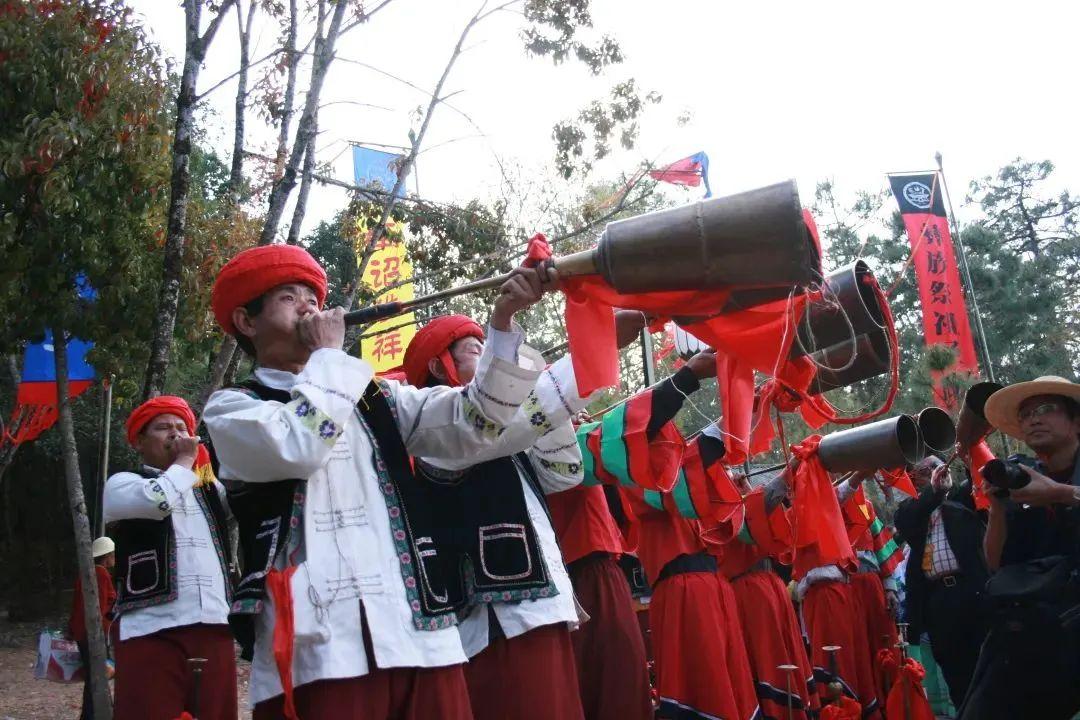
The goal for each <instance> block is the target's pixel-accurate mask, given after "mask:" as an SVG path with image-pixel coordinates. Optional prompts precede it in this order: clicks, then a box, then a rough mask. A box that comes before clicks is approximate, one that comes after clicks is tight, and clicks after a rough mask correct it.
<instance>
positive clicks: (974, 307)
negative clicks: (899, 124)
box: [934, 152, 997, 382]
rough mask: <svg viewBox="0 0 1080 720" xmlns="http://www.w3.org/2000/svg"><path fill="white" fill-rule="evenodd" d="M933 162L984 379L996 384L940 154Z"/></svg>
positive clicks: (984, 331) (935, 156) (980, 314)
mask: <svg viewBox="0 0 1080 720" xmlns="http://www.w3.org/2000/svg"><path fill="white" fill-rule="evenodd" d="M934 160H936V161H937V166H938V173H939V174H940V175H941V188H942V190H944V192H945V198H946V200H948V203H949V219H950V220H951V223H950V224H951V225H952V232H953V236H954V240H955V241H956V248H957V250H958V251H959V257H960V267H961V269H962V270H963V271H964V282H966V283H967V289H968V294H969V295H970V296H971V309H972V311H973V312H974V314H975V328H976V332H977V333H978V334H979V351H980V354H981V355H982V356H983V357H982V360H983V363H984V364H985V365H986V377H987V379H988V380H990V381H991V382H997V381H996V380H995V379H994V364H993V363H992V362H991V360H990V346H989V344H988V343H987V342H986V329H985V328H984V327H983V321H982V313H981V312H979V298H978V296H977V295H976V294H975V286H974V285H973V284H972V282H971V269H970V267H969V266H968V261H967V251H966V250H965V249H964V241H963V240H962V239H961V237H960V225H959V224H958V222H957V220H956V212H955V211H954V210H953V204H952V193H950V192H949V184H948V183H947V182H946V181H945V169H944V167H942V164H941V153H940V152H936V153H934Z"/></svg>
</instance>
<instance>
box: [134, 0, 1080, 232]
mask: <svg viewBox="0 0 1080 720" xmlns="http://www.w3.org/2000/svg"><path fill="white" fill-rule="evenodd" d="M129 2H130V4H131V5H132V6H134V7H135V8H136V10H137V12H138V13H140V14H141V15H142V16H144V17H145V20H146V25H147V26H148V28H149V29H150V31H151V33H152V36H153V37H154V39H155V40H156V41H157V42H158V43H160V44H161V45H162V47H163V48H164V49H165V51H166V53H167V54H169V55H171V56H172V57H174V58H176V62H177V67H178V68H179V63H180V62H181V61H182V57H183V12H182V10H181V8H180V5H179V3H177V2H174V0H129ZM369 4H374V3H369ZM479 4H480V0H394V2H393V3H392V4H391V5H390V6H388V7H387V9H386V10H384V11H382V12H380V13H379V14H378V15H377V16H376V17H375V18H374V19H373V20H372V21H371V23H370V24H369V25H366V26H363V27H360V28H357V29H355V30H353V31H352V32H351V33H350V34H349V35H347V36H346V37H345V39H344V40H343V41H342V42H341V43H340V45H339V49H338V58H339V60H338V62H336V63H335V64H334V66H333V69H332V71H331V76H330V79H329V81H328V84H327V86H326V88H325V90H324V93H323V99H324V102H333V101H346V102H341V103H339V104H334V105H331V106H330V107H327V108H325V109H324V110H323V112H322V116H321V120H320V123H321V127H320V130H321V134H320V142H319V143H318V159H319V161H320V162H328V161H333V163H334V172H335V175H337V176H338V177H340V178H341V179H344V180H348V179H350V178H351V166H350V157H349V153H348V152H345V150H346V144H345V143H346V141H348V140H360V141H368V142H379V143H388V144H399V145H404V144H406V143H407V142H408V138H407V133H408V129H409V127H410V112H411V111H413V110H414V109H415V108H416V107H417V106H418V105H421V104H423V105H426V102H427V98H426V96H425V95H424V94H422V93H420V92H418V91H417V90H414V89H412V88H409V87H408V86H407V85H404V84H402V83H400V82H397V81H395V80H391V79H388V78H386V77H385V76H382V75H380V74H378V73H376V72H374V71H372V70H370V69H367V68H365V67H361V66H358V65H356V64H354V63H350V62H347V61H349V60H355V61H360V62H363V63H368V64H370V65H374V66H376V67H378V68H381V69H383V70H385V71H387V72H389V73H392V74H393V75H396V76H398V77H400V78H403V79H405V80H408V81H409V82H411V83H413V84H415V85H417V86H420V87H422V88H427V89H431V88H433V87H434V84H435V82H436V80H437V79H438V77H439V75H440V74H441V72H442V69H443V66H444V65H445V62H446V59H447V58H448V57H449V55H450V51H451V49H452V47H453V45H454V43H455V42H456V41H457V36H458V33H459V31H460V28H461V27H463V25H464V24H465V22H466V21H467V20H468V18H469V17H470V16H471V15H472V13H473V12H475V10H476V8H477V7H479ZM592 5H593V15H594V20H595V24H596V27H597V29H598V30H599V31H602V32H604V33H607V34H611V35H613V36H614V37H615V38H616V39H617V40H618V41H619V42H620V43H621V44H622V47H623V50H624V53H625V55H626V57H627V60H626V62H625V63H624V64H623V65H622V66H619V67H616V68H613V69H612V71H611V72H610V73H608V74H607V75H606V76H603V77H601V78H599V79H594V78H591V77H590V76H589V75H588V73H587V72H586V71H585V69H584V68H583V67H581V66H579V65H578V64H575V63H572V62H568V63H566V64H564V65H562V66H559V67H555V66H553V65H552V64H551V62H550V61H549V60H546V59H539V58H529V57H527V56H526V55H525V53H524V51H523V50H522V43H521V40H520V38H519V36H518V31H519V29H520V27H521V23H522V19H521V17H520V15H512V14H501V15H499V16H497V17H494V18H492V19H491V20H489V21H487V22H485V23H484V24H482V25H480V26H478V27H477V28H476V29H475V30H474V31H473V34H472V35H471V36H470V38H469V41H468V42H467V47H468V52H467V53H465V54H464V55H463V56H462V57H461V58H460V59H459V61H458V64H457V65H456V66H455V68H454V70H453V72H452V74H451V76H450V79H449V81H448V83H447V87H446V88H444V90H448V91H458V94H457V95H455V96H454V98H453V99H452V101H451V102H452V103H453V104H454V105H455V106H456V107H458V108H460V109H461V110H462V111H464V112H465V113H467V114H468V116H469V117H470V118H471V119H472V120H473V121H474V122H475V124H476V126H478V127H479V128H480V132H482V133H483V135H484V137H476V135H478V130H477V128H476V127H474V126H472V125H470V123H469V122H467V121H466V120H465V119H464V118H463V117H462V116H461V115H459V114H456V113H454V112H452V111H450V110H448V109H447V108H445V107H443V108H440V109H439V110H438V111H437V114H436V116H435V119H434V120H433V122H432V126H431V130H430V131H429V134H428V138H427V140H426V141H425V147H427V148H431V149H430V150H428V151H427V152H424V154H423V155H421V158H420V161H419V184H420V190H421V192H422V194H423V195H425V196H427V197H431V198H434V199H437V200H443V201H450V200H467V199H470V198H472V197H476V196H481V197H482V196H485V195H486V194H488V193H490V192H491V190H492V188H493V187H495V186H497V185H498V180H499V175H498V171H497V169H496V166H495V164H494V162H493V157H494V156H495V155H498V156H499V157H501V158H503V159H504V160H506V161H508V162H511V163H519V164H521V165H522V166H524V167H525V168H526V169H528V170H535V172H537V173H539V172H542V170H543V168H544V166H545V165H549V164H550V162H551V160H552V156H553V143H552V141H551V127H552V125H553V124H554V123H555V122H556V121H558V120H560V119H563V118H565V117H568V116H570V115H572V114H573V113H574V112H575V110H576V109H577V108H579V107H580V106H581V105H582V104H584V103H585V102H587V101H588V100H590V99H592V98H593V97H596V96H598V95H599V94H600V93H602V92H603V91H604V90H605V89H606V88H607V87H609V86H610V85H612V84H613V83H614V82H616V81H618V80H622V79H625V78H626V77H634V78H636V79H637V80H638V82H639V84H640V85H641V86H642V87H643V88H645V89H649V90H656V91H658V92H660V93H662V94H663V96H664V102H663V103H662V104H661V105H659V106H657V107H655V108H654V109H652V110H650V114H649V116H648V117H647V119H646V121H645V122H644V123H643V127H642V134H641V140H640V143H639V147H638V149H637V150H635V151H634V152H633V153H618V154H616V155H615V156H614V157H612V158H611V159H610V160H609V161H607V162H605V163H604V164H603V165H602V166H600V168H598V173H599V174H600V175H608V176H614V175H617V174H618V173H620V172H630V171H632V169H633V168H634V167H635V166H636V165H637V164H638V163H639V162H640V161H641V160H642V159H643V158H649V159H653V160H656V161H659V162H667V161H672V160H676V159H678V158H680V157H684V156H686V155H689V154H691V153H693V152H696V151H698V150H704V151H705V152H707V153H708V154H709V157H710V159H711V162H712V172H711V180H712V185H713V190H714V193H717V194H725V193H727V192H735V191H739V190H745V189H749V188H753V187H757V186H760V185H764V184H768V183H770V182H774V181H776V180H780V179H784V178H788V177H794V178H796V179H797V180H798V182H799V186H800V189H801V192H802V194H803V196H804V202H806V203H808V202H809V200H811V199H812V195H813V189H814V184H815V183H816V182H817V181H818V180H821V179H826V178H832V179H833V180H835V182H836V184H837V185H838V187H839V188H840V189H841V191H845V192H852V191H854V190H857V189H879V188H881V187H884V183H885V180H884V174H885V173H886V172H889V171H903V170H919V169H926V168H930V167H932V166H933V162H934V161H933V156H934V152H935V151H938V150H940V151H941V152H942V153H943V155H944V159H945V168H946V171H947V173H948V175H947V177H948V181H949V183H950V188H951V189H952V191H953V193H954V195H955V197H956V200H957V201H962V199H963V196H964V195H965V194H966V189H967V184H968V182H969V181H970V180H971V179H973V178H977V177H982V176H984V175H987V174H990V173H993V172H995V171H996V170H997V169H998V168H999V167H1000V166H1001V165H1003V164H1005V163H1006V162H1008V161H1009V160H1011V159H1013V158H1015V157H1016V156H1023V157H1025V158H1027V159H1031V160H1039V159H1044V158H1048V159H1051V160H1053V161H1054V163H1055V164H1056V165H1057V167H1058V171H1057V173H1056V178H1057V185H1058V187H1061V186H1068V187H1069V188H1070V189H1072V190H1074V191H1078V192H1080V155H1078V153H1077V149H1078V141H1077V136H1078V131H1077V129H1076V119H1077V116H1078V113H1077V110H1078V105H1080V102H1078V100H1077V93H1076V78H1077V77H1078V76H1080V72H1078V71H1080V54H1078V53H1077V51H1076V39H1075V34H1076V29H1077V28H1078V27H1080V3H1062V2H1035V1H1030V0H1029V1H1028V2H1024V3H1016V2H1009V3H1005V2H1000V3H999V2H987V1H986V0H983V1H981V2H957V1H953V2H948V3H927V2H920V3H915V2H908V3H898V2H894V3H880V2H823V1H820V0H819V1H817V2H778V1H772V0H757V1H756V2H749V3H748V2H728V1H721V0H711V1H710V0H696V1H691V0H685V1H679V0H667V1H666V2H645V1H644V0H593V3H592ZM229 20H230V21H229V22H228V23H226V24H225V25H224V26H223V27H222V30H221V33H220V34H219V38H218V40H217V41H216V42H215V45H214V47H213V48H212V50H211V53H210V56H209V57H208V59H207V63H206V66H205V68H204V71H203V75H202V78H201V79H200V88H201V89H205V88H207V87H209V86H210V85H212V84H213V83H215V82H216V81H217V80H219V79H220V78H222V77H224V76H225V75H228V74H229V73H231V72H232V71H233V70H234V69H235V62H236V61H235V58H236V48H237V43H236V39H235V35H236V24H235V22H234V21H233V19H232V18H230V19H229ZM275 33H276V30H275V29H274V28H273V27H271V26H270V25H268V24H263V25H261V26H260V29H259V31H258V32H257V34H258V35H259V37H258V38H257V47H256V48H255V50H254V51H253V55H254V56H256V57H258V56H260V55H261V54H264V53H265V52H266V51H267V50H269V49H270V48H272V47H273V46H274V43H275V37H274V35H275ZM1070 48H1072V49H1071V50H1070ZM233 92H234V86H233V87H230V86H225V87H223V88H222V89H221V90H218V91H217V92H216V93H215V94H214V95H212V96H211V98H212V100H213V108H214V111H215V114H214V115H213V116H212V117H211V118H210V119H209V124H210V125H211V127H210V131H211V137H212V138H214V140H215V143H217V144H218V145H219V147H221V149H222V150H223V151H226V152H227V151H228V148H229V147H230V146H231V127H232V111H231V107H232V103H233ZM355 103H362V104H366V105H370V106H378V107H368V106H365V105H358V104H355ZM683 113H689V114H690V116H691V118H692V121H691V122H690V123H689V124H687V125H685V126H684V127H678V126H677V124H676V122H675V121H676V118H677V117H678V116H679V115H680V114H683ZM269 142H270V135H269V133H268V132H267V131H266V130H263V131H261V132H259V133H257V134H256V137H254V138H253V139H252V142H251V143H249V147H251V148H258V147H260V145H261V146H262V147H266V146H267V144H268V143H269ZM444 143H445V144H444ZM411 187H412V184H411V183H410V188H411ZM344 202H345V197H344V194H343V193H342V192H341V191H338V190H334V189H330V188H325V187H320V186H316V187H315V188H314V189H313V191H312V198H311V202H310V209H309V212H308V222H307V223H306V225H307V226H308V227H310V226H311V224H312V223H313V222H314V221H317V220H319V219H324V218H327V217H329V216H331V215H332V214H333V213H334V212H335V211H336V210H338V209H340V208H341V207H342V206H343V204H344ZM957 209H958V211H959V214H960V217H961V220H962V221H969V220H970V219H971V218H972V217H974V215H975V213H974V210H973V209H972V208H967V209H964V208H960V207H958V208H957ZM538 229H542V228H538Z"/></svg>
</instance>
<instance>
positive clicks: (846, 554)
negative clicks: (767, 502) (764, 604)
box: [791, 435, 858, 579]
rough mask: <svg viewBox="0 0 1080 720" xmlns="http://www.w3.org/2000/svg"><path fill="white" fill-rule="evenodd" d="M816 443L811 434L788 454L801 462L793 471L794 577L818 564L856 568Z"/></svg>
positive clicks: (815, 437)
mask: <svg viewBox="0 0 1080 720" xmlns="http://www.w3.org/2000/svg"><path fill="white" fill-rule="evenodd" d="M820 442H821V436H820V435H811V436H810V437H808V438H806V440H803V441H802V442H801V443H799V444H798V445H794V446H792V448H791V452H792V454H794V455H795V457H797V458H799V459H800V460H801V461H802V462H800V463H799V467H798V469H796V471H795V480H794V492H793V499H792V507H793V508H794V514H795V521H794V525H795V566H794V575H795V578H796V579H801V578H802V577H803V576H804V575H805V574H806V573H807V572H808V571H809V570H810V569H812V568H815V567H819V566H821V565H839V566H840V567H841V568H845V569H848V570H850V571H852V572H854V570H855V569H856V568H857V567H858V562H857V561H856V559H855V553H854V552H853V551H852V549H851V543H850V542H849V541H848V534H847V529H846V528H845V526H844V517H843V514H842V513H841V511H840V503H839V502H838V501H837V499H836V489H835V488H833V486H832V482H831V481H830V478H829V473H828V472H826V471H825V468H824V467H823V466H822V464H821V460H820V458H818V452H817V451H818V445H819V443H820Z"/></svg>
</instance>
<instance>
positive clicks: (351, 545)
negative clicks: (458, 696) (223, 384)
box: [204, 328, 580, 703]
mask: <svg viewBox="0 0 1080 720" xmlns="http://www.w3.org/2000/svg"><path fill="white" fill-rule="evenodd" d="M520 342H521V337H520V333H518V332H510V333H503V332H499V331H496V330H492V329H490V328H489V330H488V339H487V342H486V343H485V347H484V353H483V355H482V356H481V358H480V361H479V363H478V366H477V371H476V376H475V377H474V379H473V381H472V382H471V383H469V384H468V385H467V386H466V387H465V388H464V389H453V388H448V387H438V388H413V387H410V386H407V385H400V384H398V383H395V382H389V383H388V387H389V390H390V394H391V396H392V397H391V402H392V403H393V405H394V406H395V408H396V417H397V422H398V427H399V429H400V431H401V436H402V439H403V440H404V442H405V446H406V449H407V450H408V451H409V452H410V453H411V454H412V455H414V456H418V457H422V458H424V459H425V460H427V461H429V462H430V463H431V464H433V465H436V466H438V467H443V468H454V466H458V467H464V466H467V465H471V464H475V463H477V462H482V461H484V460H489V459H493V458H496V457H501V456H503V455H506V454H509V453H508V451H507V442H508V441H507V439H506V438H514V437H523V436H524V437H529V436H530V435H529V432H528V431H527V428H526V427H525V426H528V427H533V423H538V424H539V426H544V424H545V423H550V424H551V425H555V424H559V423H563V422H565V421H566V420H567V419H568V417H569V410H568V409H567V407H566V406H564V404H563V403H561V402H558V401H557V400H556V401H554V402H553V401H552V395H554V394H553V393H552V394H549V393H538V394H537V395H535V396H533V397H532V398H529V396H530V393H531V391H532V390H533V388H534V386H536V385H537V379H538V376H539V375H540V373H538V372H537V371H534V370H527V369H524V368H520V367H518V365H517V364H516V356H517V347H518V345H519V344H520ZM548 375H549V377H550V374H548ZM372 376H373V372H372V369H371V366H370V365H369V364H368V363H366V362H364V361H362V360H359V359H357V358H354V357H350V356H349V355H347V354H346V353H344V352H342V351H340V350H329V349H323V350H318V351H316V352H315V353H313V354H312V356H311V358H310V359H309V361H308V363H307V366H306V367H305V368H304V370H303V371H302V372H301V373H299V374H298V375H293V374H292V373H288V372H283V371H278V370H267V369H259V370H257V371H256V377H257V379H258V380H259V381H260V382H262V383H264V384H266V385H268V386H270V387H274V388H278V389H282V390H288V391H289V392H290V393H291V396H292V400H291V401H290V402H289V403H287V404H281V403H277V402H264V401H260V400H257V399H255V398H252V397H251V396H249V395H247V394H246V393H243V392H240V391H237V390H222V391H219V392H217V393H215V394H214V395H213V396H212V397H211V398H210V401H209V402H208V404H207V406H206V410H205V414H204V420H205V422H206V426H207V428H208V430H209V432H210V435H211V438H212V440H213V443H214V448H215V451H216V453H217V456H218V460H219V462H220V470H219V476H220V477H221V478H222V479H237V480H244V481H248V482H259V481H275V480H284V479H289V478H307V483H306V485H307V488H306V498H305V500H304V504H303V519H302V523H301V524H300V527H299V528H298V529H299V530H301V531H302V532H301V533H298V536H299V542H300V544H299V547H298V548H297V549H296V550H294V551H293V553H292V556H291V557H292V559H293V561H294V563H295V564H296V565H297V569H296V571H295V573H294V574H293V576H292V580H291V589H292V597H293V604H294V613H293V615H294V624H295V643H294V655H293V683H294V685H296V686H299V685H303V684H305V683H310V682H313V681H316V680H322V679H330V678H347V677H358V676H361V675H365V674H367V673H368V672H369V670H370V668H369V667H368V662H367V658H366V656H365V653H364V647H363V640H362V635H361V627H360V611H361V604H362V606H363V611H364V615H365V617H366V620H367V623H368V627H369V630H370V634H371V640H372V648H373V651H374V657H375V661H376V663H377V664H378V666H379V667H383V668H389V667H438V666H445V665H452V664H455V663H460V662H463V661H464V660H465V653H464V652H463V650H462V645H461V640H460V637H459V635H458V631H457V630H456V629H455V628H454V627H453V626H452V625H449V624H447V625H445V627H443V626H442V625H441V624H440V628H441V629H435V630H420V629H418V628H417V626H416V623H417V622H418V618H420V617H421V616H420V615H419V608H420V604H419V600H418V599H417V595H416V577H415V573H414V568H412V559H411V556H410V555H409V554H406V553H403V552H402V551H403V550H407V549H408V548H407V545H406V544H405V533H404V532H402V531H401V530H400V525H399V524H398V523H400V517H399V515H400V510H399V508H398V506H397V503H396V498H394V497H393V492H394V491H393V486H392V484H390V483H388V482H382V481H381V480H380V468H379V467H378V466H377V465H376V463H375V462H374V455H373V446H372V441H371V438H370V436H369V434H368V431H367V430H366V428H365V426H364V424H363V423H362V422H361V421H360V419H359V416H358V415H357V414H356V413H355V411H354V410H355V405H356V403H357V402H358V401H359V399H360V396H361V395H362V394H363V392H364V389H365V388H366V387H367V385H368V383H369V382H370V380H371V379H372ZM573 392H575V393H576V391H573ZM527 398H528V399H529V401H528V402H527V403H526V399H527ZM523 403H526V405H527V408H523V407H522V404H523ZM519 426H521V427H519ZM531 432H532V435H531V437H533V438H535V435H536V431H535V430H533V431H531ZM519 449H520V448H519ZM578 462H579V464H580V457H579V460H578ZM579 472H580V470H579ZM291 546H292V542H291V541H290V547H291ZM433 622H434V621H433ZM273 627H274V607H273V603H272V601H270V600H267V601H266V606H265V608H264V609H263V611H262V612H261V613H260V614H259V615H258V617H257V621H256V643H255V657H254V660H253V663H252V673H251V701H252V703H257V702H260V701H262V700H265V699H268V698H271V697H274V696H275V695H278V694H280V693H281V691H282V690H281V683H280V678H279V676H278V671H277V668H276V666H275V664H274V662H273V657H272V654H271V639H272V635H273Z"/></svg>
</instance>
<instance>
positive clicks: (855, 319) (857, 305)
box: [791, 260, 885, 357]
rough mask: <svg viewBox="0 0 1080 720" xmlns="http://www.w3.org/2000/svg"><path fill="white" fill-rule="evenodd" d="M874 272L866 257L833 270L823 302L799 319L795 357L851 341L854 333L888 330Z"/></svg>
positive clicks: (826, 282)
mask: <svg viewBox="0 0 1080 720" xmlns="http://www.w3.org/2000/svg"><path fill="white" fill-rule="evenodd" d="M873 278H874V272H873V270H871V268H870V266H869V265H868V264H867V263H866V261H865V260H856V261H855V262H853V263H851V264H849V265H845V266H844V267H842V268H839V269H837V270H833V271H832V272H831V273H829V274H828V276H826V278H825V281H824V282H823V283H822V284H823V286H824V287H823V290H824V297H823V299H822V302H816V303H813V304H812V305H810V308H809V310H808V312H807V313H806V314H805V315H804V316H803V318H802V319H801V321H800V323H799V328H798V334H797V335H796V337H795V343H794V344H793V345H792V349H791V352H792V357H798V356H799V355H805V354H808V353H813V352H816V351H817V350H819V349H821V348H827V347H832V346H835V345H839V344H842V343H845V342H851V338H852V335H853V334H854V335H855V336H859V335H871V334H874V333H878V332H883V331H884V330H885V309H884V308H882V307H881V303H880V301H879V298H878V295H877V293H875V292H874V286H873V283H872V281H873Z"/></svg>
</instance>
